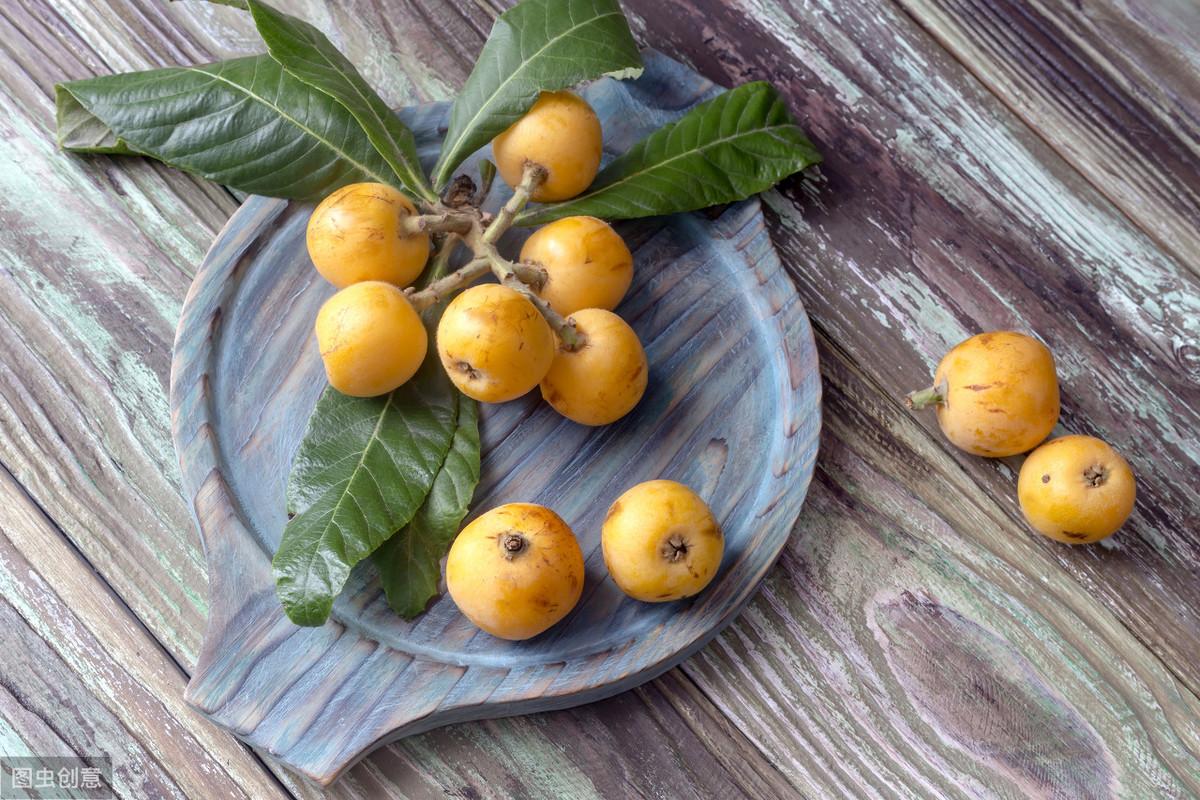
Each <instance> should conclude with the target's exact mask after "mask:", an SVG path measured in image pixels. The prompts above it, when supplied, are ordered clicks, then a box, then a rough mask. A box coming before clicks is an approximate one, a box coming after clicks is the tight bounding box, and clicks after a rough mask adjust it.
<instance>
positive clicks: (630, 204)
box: [517, 82, 821, 225]
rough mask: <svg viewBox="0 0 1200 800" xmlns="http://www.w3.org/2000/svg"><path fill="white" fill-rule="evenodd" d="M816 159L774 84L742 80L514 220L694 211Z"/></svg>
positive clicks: (755, 189) (739, 196) (746, 193)
mask: <svg viewBox="0 0 1200 800" xmlns="http://www.w3.org/2000/svg"><path fill="white" fill-rule="evenodd" d="M820 160H821V154H820V153H818V152H817V150H816V148H815V147H813V145H812V143H811V142H809V141H808V139H807V138H805V136H804V132H803V131H801V130H800V128H799V127H797V126H796V124H795V122H794V121H793V120H792V116H791V114H790V113H788V110H787V107H786V106H785V105H784V103H783V100H782V98H780V96H779V93H778V92H777V91H776V90H775V88H774V87H772V86H771V85H770V84H768V83H763V82H758V83H747V84H745V85H742V86H739V87H737V88H736V89H732V90H730V91H728V92H725V93H724V94H721V95H718V96H717V97H714V98H713V99H712V100H709V101H707V102H704V103H701V104H700V105H698V106H696V107H695V108H693V109H692V110H691V111H689V112H688V113H687V114H686V115H685V116H684V117H683V118H682V119H680V120H679V121H677V122H673V123H671V124H670V125H665V126H663V127H662V128H659V129H658V130H657V131H655V132H654V133H652V134H650V135H649V136H647V137H646V138H645V139H643V140H642V141H640V142H638V143H637V144H635V145H634V146H633V147H631V148H630V149H629V150H628V151H626V152H625V153H624V154H622V155H621V156H619V157H617V158H616V159H614V160H613V161H612V163H610V164H609V165H608V166H607V167H605V168H604V169H603V170H601V171H600V174H599V175H597V176H596V181H595V183H593V184H592V186H591V188H590V189H588V191H587V192H586V193H585V194H582V195H580V196H579V197H576V198H574V199H573V200H567V201H566V202H563V203H557V204H554V205H546V206H540V207H537V208H530V209H528V210H527V211H525V212H524V213H523V214H521V215H520V216H519V217H518V219H517V222H518V224H521V225H540V224H542V223H545V222H551V221H553V220H556V219H560V218H562V217H569V216H574V215H577V214H581V215H587V216H595V217H600V218H601V219H633V218H635V217H652V216H657V215H659V214H674V213H677V212H681V211H694V210H696V209H698V208H707V207H708V206H714V205H719V204H721V203H731V202H734V201H736V200H743V199H745V198H747V197H750V196H751V195H754V194H757V193H759V192H761V191H764V190H766V189H769V188H770V187H772V186H774V185H775V184H776V183H778V182H779V181H781V180H783V179H784V178H786V177H787V176H788V175H791V174H793V173H795V172H799V171H800V170H802V169H804V168H805V167H808V166H811V165H813V164H816V163H818V162H820Z"/></svg>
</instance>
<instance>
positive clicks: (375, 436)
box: [303, 392, 395, 603]
mask: <svg viewBox="0 0 1200 800" xmlns="http://www.w3.org/2000/svg"><path fill="white" fill-rule="evenodd" d="M394 397H395V393H394V392H393V393H391V394H389V395H388V399H387V402H385V403H384V404H383V408H382V409H380V411H379V418H378V419H376V420H375V428H374V430H372V431H371V435H370V436H369V437H368V438H367V444H366V446H365V447H363V449H362V454H361V455H360V456H359V457H358V463H357V464H355V465H354V469H352V470H350V477H349V478H347V479H346V484H345V485H344V486H343V487H342V491H341V493H340V496H339V497H338V499H337V501H336V502H335V503H334V504H333V506H332V507H331V508H330V510H329V522H328V523H326V524H325V532H324V533H322V534H321V538H320V539H319V540H318V542H317V544H318V545H323V544H325V543H326V537H327V536H328V535H329V530H330V529H331V528H336V527H337V525H336V523H335V522H334V519H335V517H336V516H337V513H338V511H339V510H340V509H341V507H342V503H343V502H344V501H345V499H346V498H347V497H348V496H350V495H351V494H352V493H351V491H350V484H352V483H353V482H354V476H355V475H356V474H357V473H358V471H359V470H360V469H362V468H363V465H364V464H365V463H366V461H367V453H368V452H369V451H370V449H371V447H372V446H373V445H374V444H375V442H377V441H378V440H379V431H380V430H381V429H382V428H383V419H384V417H386V416H387V413H388V411H389V410H390V409H391V407H392V399H393V398H394ZM310 508H311V506H310ZM344 549H345V548H343V550H344ZM319 550H320V548H318V547H314V548H312V552H311V553H309V558H308V563H307V564H305V565H304V584H303V589H304V591H303V596H304V598H305V601H304V602H305V603H308V602H310V600H309V597H310V593H309V580H310V578H311V576H312V574H313V569H312V568H313V564H314V563H316V560H317V553H318V552H319ZM342 556H343V557H342V558H341V559H340V560H341V561H342V563H346V561H347V559H346V558H345V553H344V552H343V553H342Z"/></svg>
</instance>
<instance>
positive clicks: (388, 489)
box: [273, 356, 457, 625]
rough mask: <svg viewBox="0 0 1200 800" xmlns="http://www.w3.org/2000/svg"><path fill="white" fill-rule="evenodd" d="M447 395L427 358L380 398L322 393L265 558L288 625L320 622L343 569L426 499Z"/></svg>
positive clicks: (440, 459) (439, 461)
mask: <svg viewBox="0 0 1200 800" xmlns="http://www.w3.org/2000/svg"><path fill="white" fill-rule="evenodd" d="M456 395H457V392H456V390H455V389H454V387H453V386H452V385H451V384H450V380H449V379H448V378H447V377H446V374H445V372H444V371H443V370H442V368H441V365H440V364H439V363H438V361H437V358H436V356H431V357H430V358H427V359H426V361H425V364H424V365H422V367H421V369H420V370H419V371H418V373H417V374H416V375H415V376H414V377H413V378H412V379H411V380H410V381H409V382H408V383H406V384H404V385H403V386H401V387H400V388H399V389H397V390H395V391H394V392H392V393H391V394H388V395H385V396H383V397H374V398H357V397H347V396H345V395H343V394H340V393H339V392H337V391H334V390H333V389H327V390H326V391H325V393H324V394H323V395H321V398H320V400H318V401H317V406H316V409H315V410H314V411H313V415H312V417H311V418H310V419H309V423H308V430H307V431H306V432H305V434H304V440H303V441H302V442H301V444H300V450H299V453H298V454H297V456H296V460H295V462H294V463H293V465H292V472H291V475H290V477H289V481H288V500H289V506H290V507H291V508H293V509H295V511H296V512H297V514H296V516H295V517H294V518H292V519H291V520H290V521H289V522H288V524H287V527H286V528H284V531H283V540H282V541H281V542H280V544H279V549H278V550H277V551H276V553H275V559H274V561H273V566H274V573H275V591H276V594H278V596H279V599H280V601H281V602H282V603H283V607H284V610H285V611H286V612H287V615H288V617H289V618H290V619H291V620H292V621H293V622H295V623H296V624H297V625H320V624H322V623H324V622H325V619H326V618H327V617H328V616H329V610H330V608H331V607H332V605H333V599H334V597H336V596H337V594H338V592H340V591H341V590H342V586H343V585H344V584H345V582H346V578H347V577H348V576H349V574H350V569H351V567H353V566H354V565H355V564H357V563H358V562H359V561H361V560H362V559H364V558H366V557H367V556H369V555H370V554H371V553H372V552H374V551H375V549H376V548H378V547H379V546H380V545H381V544H383V542H384V541H385V540H386V539H388V537H390V536H391V535H392V534H393V533H395V532H396V531H397V530H399V529H400V528H402V527H404V526H405V525H407V524H408V523H409V522H410V521H411V520H412V518H413V515H414V514H416V513H417V510H418V509H419V508H420V507H421V505H422V503H424V502H425V497H426V495H428V494H429V491H430V488H431V487H432V486H433V483H434V479H435V477H436V476H437V474H438V472H439V471H440V470H441V469H442V466H443V464H444V462H445V460H446V453H447V452H448V450H449V449H450V445H451V441H452V439H453V438H454V434H455V427H456V426H455V407H456V404H457V398H456Z"/></svg>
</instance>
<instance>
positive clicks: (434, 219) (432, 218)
mask: <svg viewBox="0 0 1200 800" xmlns="http://www.w3.org/2000/svg"><path fill="white" fill-rule="evenodd" d="M473 224H475V217H474V215H472V214H470V213H464V212H461V211H439V212H435V213H432V214H415V215H413V216H409V217H404V218H403V219H401V220H400V223H399V228H400V231H401V232H402V233H404V234H406V235H409V236H412V235H414V234H418V233H458V234H463V233H466V232H467V231H469V230H471V226H472V225H473Z"/></svg>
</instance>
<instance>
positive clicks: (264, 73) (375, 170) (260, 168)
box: [55, 55, 392, 199]
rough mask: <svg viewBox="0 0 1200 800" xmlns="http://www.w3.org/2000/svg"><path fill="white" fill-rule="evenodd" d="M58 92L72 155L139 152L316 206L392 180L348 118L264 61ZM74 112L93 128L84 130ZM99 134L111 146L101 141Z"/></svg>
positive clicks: (110, 79)
mask: <svg viewBox="0 0 1200 800" xmlns="http://www.w3.org/2000/svg"><path fill="white" fill-rule="evenodd" d="M55 88H56V96H57V103H58V115H59V120H60V121H62V120H64V119H65V120H67V121H68V124H69V125H70V126H71V127H69V128H65V129H64V128H62V127H60V129H59V143H60V145H61V146H63V147H64V148H66V149H68V150H76V151H79V152H126V151H128V152H137V153H140V154H143V155H148V156H151V157H153V158H157V159H159V160H160V161H164V162H166V163H167V164H170V165H171V166H174V167H179V168H180V169H184V170H187V171H188V172H193V173H195V174H197V175H200V176H203V177H205V178H208V179H210V180H213V181H216V182H218V183H223V184H225V185H227V186H230V187H232V188H234V189H237V190H240V191H244V192H250V193H253V194H265V195H270V196H273V197H289V198H296V199H316V198H320V197H323V196H325V195H326V194H328V193H329V192H330V191H331V190H332V189H334V188H336V187H338V186H341V185H343V184H346V183H351V182H354V181H366V180H369V181H380V182H383V183H387V182H388V181H389V179H391V175H392V170H391V168H390V167H389V166H388V165H387V162H386V161H384V160H383V158H382V157H381V156H380V155H379V153H378V152H376V150H375V148H373V147H372V146H371V143H370V142H369V141H368V140H367V137H366V136H364V135H363V133H362V129H361V128H360V127H359V125H358V123H357V122H356V121H355V120H354V117H352V116H351V115H350V112H348V111H347V110H346V109H345V107H343V106H342V105H341V104H340V103H338V102H337V101H336V100H334V99H333V98H332V97H330V96H329V95H327V94H325V93H323V92H318V91H317V90H315V89H313V88H312V87H310V86H308V85H307V84H305V83H303V82H302V81H299V80H297V79H296V78H293V77H292V76H291V75H289V74H287V72H285V71H284V69H283V67H281V66H280V65H279V63H278V62H276V61H275V60H274V59H272V58H271V57H270V56H267V55H261V56H251V57H248V58H236V59H233V60H231V61H220V62H217V63H215V64H208V65H206V66H201V67H168V68H166V69H155V70H149V71H147V72H130V73H125V74H123V75H107V76H104V77H100V78H89V79H87V80H81V81H71V82H70V83H63V84H59V85H58V86H57V87H55ZM76 107H78V108H76ZM80 109H81V110H82V111H83V112H86V113H87V114H90V115H91V116H92V117H93V118H94V120H95V122H92V121H85V120H84V118H83V116H82V114H81V112H80ZM99 125H103V126H105V127H107V128H108V130H109V131H111V134H112V138H111V139H109V138H106V137H102V136H101V135H100V128H99ZM84 130H86V131H87V135H86V137H84V136H83V134H82V131H84ZM64 137H65V138H64ZM97 142H99V144H97ZM106 142H107V143H112V144H110V145H106V144H105V143H106ZM106 146H115V147H118V148H122V149H119V150H107V151H106V150H104V149H103V148H104V147H106ZM98 148H101V149H98Z"/></svg>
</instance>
